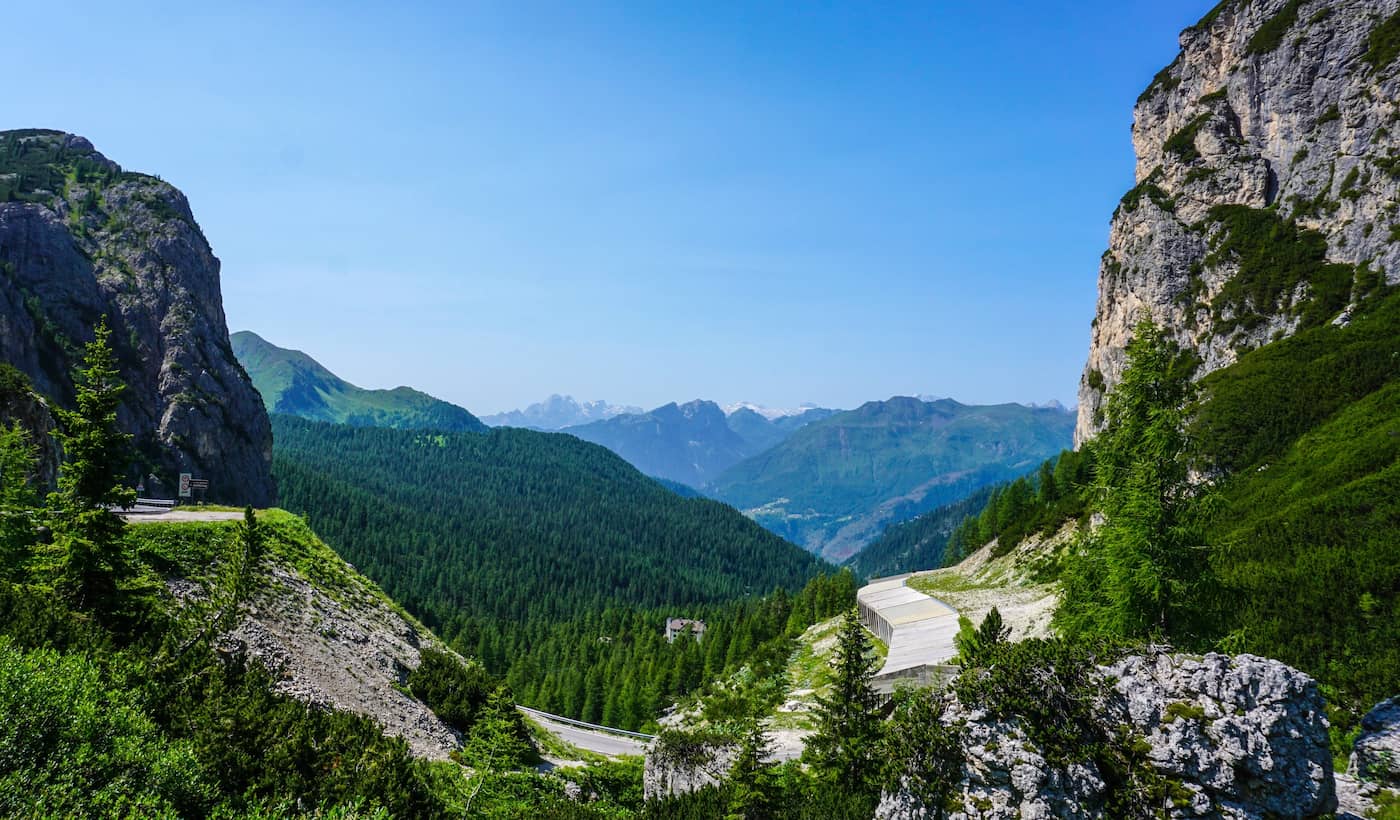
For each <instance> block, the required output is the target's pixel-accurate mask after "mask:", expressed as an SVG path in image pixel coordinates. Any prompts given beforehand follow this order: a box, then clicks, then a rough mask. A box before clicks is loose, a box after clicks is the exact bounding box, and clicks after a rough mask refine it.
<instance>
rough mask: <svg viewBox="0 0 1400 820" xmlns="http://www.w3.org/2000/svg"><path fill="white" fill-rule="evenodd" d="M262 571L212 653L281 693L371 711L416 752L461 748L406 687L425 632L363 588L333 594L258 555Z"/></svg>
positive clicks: (431, 754) (436, 754) (438, 755)
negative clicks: (259, 672)
mask: <svg viewBox="0 0 1400 820" xmlns="http://www.w3.org/2000/svg"><path fill="white" fill-rule="evenodd" d="M262 570H263V571H262V572H260V577H259V583H258V585H257V592H256V593H255V594H254V595H253V596H252V597H251V598H250V599H249V600H248V601H247V602H246V603H245V604H244V606H243V610H242V617H241V619H240V620H239V622H238V624H237V625H236V626H235V627H234V628H233V629H232V630H231V631H230V632H228V633H227V634H226V635H224V636H222V637H221V639H220V642H219V651H220V652H222V653H224V654H226V655H229V656H241V657H243V658H245V659H249V660H256V661H258V662H260V663H261V664H262V665H263V666H265V667H266V668H267V669H268V670H269V671H271V672H272V673H273V674H274V676H276V677H277V679H278V680H277V682H276V684H275V685H274V687H273V688H274V690H275V691H277V692H279V693H281V694H285V695H289V696H291V697H294V698H296V699H298V700H301V701H304V702H306V703H309V704H312V705H314V706H318V707H323V708H333V709H340V710H343V711H348V712H354V713H356V714H360V715H364V716H366V717H368V718H371V719H372V720H374V721H375V722H376V723H378V724H379V725H380V727H382V728H383V730H384V732H385V734H388V735H394V736H397V737H401V738H403V739H404V740H405V741H407V742H408V745H409V748H410V749H411V751H412V752H413V754H414V755H416V756H419V757H425V758H430V759H444V758H446V757H447V756H448V754H449V753H450V752H452V751H453V750H454V749H458V748H460V747H461V745H462V740H461V737H460V736H459V735H458V733H457V732H456V731H455V730H453V729H452V728H450V727H448V726H447V725H446V724H444V723H443V722H442V721H441V720H439V719H438V718H437V716H436V715H434V714H433V713H432V711H431V710H430V709H429V708H428V707H427V706H426V705H424V704H423V703H422V701H419V700H418V699H417V698H414V697H412V696H411V695H408V694H406V692H407V689H406V686H405V684H406V682H407V677H408V673H409V672H410V671H411V670H412V669H415V668H417V666H418V664H419V662H420V657H419V648H420V647H422V646H425V645H432V644H435V643H436V641H435V639H433V638H432V636H431V635H429V634H428V633H427V632H426V631H425V630H423V629H422V628H421V627H419V626H418V625H417V624H414V623H412V622H410V621H408V620H406V619H405V618H404V617H403V616H401V615H400V614H399V613H398V612H397V611H395V610H394V608H393V607H391V606H389V604H388V603H387V602H386V601H385V600H383V599H382V598H380V597H378V596H376V595H373V594H370V593H369V592H367V591H366V590H365V589H360V588H356V587H353V586H352V587H348V588H345V589H337V590H335V592H336V594H335V595H334V596H333V595H332V594H330V593H328V592H327V591H326V590H325V589H321V588H318V587H317V586H314V585H312V584H311V583H310V582H308V581H307V580H306V578H304V577H303V576H302V575H301V574H300V573H298V572H297V571H296V570H294V569H291V568H289V567H287V566H284V565H281V564H278V563H275V562H271V561H265V562H264V565H263V567H262ZM178 594H179V591H177V595H178Z"/></svg>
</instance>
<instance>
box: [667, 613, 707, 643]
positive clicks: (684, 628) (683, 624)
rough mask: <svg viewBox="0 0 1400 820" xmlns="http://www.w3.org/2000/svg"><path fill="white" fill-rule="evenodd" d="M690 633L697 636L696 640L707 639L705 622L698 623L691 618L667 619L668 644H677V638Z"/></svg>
mask: <svg viewBox="0 0 1400 820" xmlns="http://www.w3.org/2000/svg"><path fill="white" fill-rule="evenodd" d="M687 632H689V633H690V634H691V635H693V636H695V640H697V641H698V640H700V639H701V638H703V637H705V622H704V621H696V620H692V619H690V618H667V619H666V642H667V643H675V642H676V637H677V636H679V635H684V634H685V633H687Z"/></svg>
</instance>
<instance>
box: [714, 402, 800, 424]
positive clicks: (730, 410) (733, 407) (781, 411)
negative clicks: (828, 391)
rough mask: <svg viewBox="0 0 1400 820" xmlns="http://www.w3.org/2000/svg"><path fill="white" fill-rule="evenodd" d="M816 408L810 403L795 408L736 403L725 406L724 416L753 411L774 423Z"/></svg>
mask: <svg viewBox="0 0 1400 820" xmlns="http://www.w3.org/2000/svg"><path fill="white" fill-rule="evenodd" d="M816 407H817V406H816V405H815V404H812V403H810V402H804V403H802V404H799V405H798V406H797V407H795V408H792V407H789V408H781V407H764V406H763V405H761V404H754V403H753V402H751V401H736V402H734V403H733V404H727V405H725V406H724V414H725V415H726V416H732V415H733V414H734V413H735V412H737V411H739V410H752V411H753V412H755V413H757V414H759V415H760V416H763V417H764V418H765V419H768V420H769V421H772V420H773V419H780V418H784V417H786V416H800V415H802V414H803V413H805V412H807V411H808V410H814V409H816Z"/></svg>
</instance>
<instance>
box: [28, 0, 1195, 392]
mask: <svg viewBox="0 0 1400 820" xmlns="http://www.w3.org/2000/svg"><path fill="white" fill-rule="evenodd" d="M1212 2H1213V0H1194V1H1193V2H1185V1H1184V0H1181V1H1179V2H1162V1H1161V0H1111V2H1110V1H1109V0H1091V1H1090V2H1076V3H1069V2H1061V3H1014V2H1012V3H938V2H928V3H916V4H908V5H897V4H893V3H878V4H872V3H864V2H852V3H847V4H838V3H820V4H819V3H805V2H803V3H798V2H790V3H771V2H750V3H724V2H713V1H712V0H705V2H682V1H681V0H664V1H663V0H657V1H656V2H637V3H626V4H613V3H602V2H588V1H587V0H584V1H583V2H575V3H564V2H558V3H531V2H520V1H519V0H512V2H503V3H482V4H474V3H460V4H459V3H453V2H440V3H431V2H419V3H414V2H401V3H392V4H391V3H362V2H334V3H330V2H327V3H303V4H282V3H262V2H250V3H237V4H233V3H226V4H217V5H219V6H222V7H223V9H222V10H198V9H194V8H192V7H200V6H209V7H213V6H214V5H215V4H199V3H188V2H179V3H145V2H128V3H108V2H101V3H98V2H65V3H39V2H29V3H14V4H9V5H8V6H7V8H6V11H5V14H4V25H5V37H4V40H5V63H6V65H7V66H8V72H7V76H8V81H7V83H6V88H5V92H4V94H3V95H0V114H3V116H0V127H11V128H13V127H49V128H61V129H64V130H68V131H74V132H77V133H80V134H83V135H84V136H87V137H88V138H90V139H91V140H92V141H93V142H94V144H96V145H97V147H98V148H99V149H100V150H102V151H103V152H104V153H106V154H107V155H108V156H109V157H111V158H112V159H114V160H116V161H118V162H120V163H122V164H123V165H124V166H126V167H128V168H131V169H135V170H141V171H147V172H151V173H156V174H159V175H161V176H162V177H163V178H165V179H166V180H168V181H170V182H173V183H174V184H176V185H178V186H179V187H180V188H181V189H183V190H184V191H185V193H186V194H187V195H188V196H189V198H190V201H191V203H192V205H193V207H194V210H195V214H196V217H197V218H198V220H199V222H200V224H201V226H202V227H203V228H204V231H205V233H206V235H207V236H208V237H209V241H210V242H211V244H212V245H213V246H214V251H215V253H217V254H218V256H219V257H220V258H221V259H222V260H223V289H224V301H225V306H226V310H227V313H228V319H229V324H230V328H231V329H234V330H238V329H245V328H246V329H252V330H256V331H257V332H259V333H261V334H263V335H264V336H265V337H267V338H268V339H269V340H271V341H273V342H274V343H276V344H280V345H283V346H287V347H296V348H301V349H304V350H306V351H307V352H308V353H310V354H312V355H313V356H315V357H316V358H317V359H319V360H320V361H322V362H323V363H324V364H326V365H327V366H328V367H330V368H331V369H332V370H334V371H336V372H337V373H339V374H341V375H342V376H344V377H346V378H348V379H350V380H351V381H353V382H356V383H358V384H361V385H363V386H366V387H391V386H394V385H398V384H409V385H413V386H415V387H418V388H421V389H424V390H427V391H429V392H431V393H434V394H436V395H439V396H441V397H443V398H447V399H450V400H452V401H455V402H458V403H460V404H462V405H464V406H466V407H468V408H469V409H471V410H473V411H476V412H482V413H486V412H492V411H497V410H501V409H506V408H510V407H515V406H520V405H523V404H525V403H528V402H530V401H534V400H537V399H540V398H543V397H544V396H545V395H547V394H549V393H552V392H561V393H572V394H574V395H575V396H578V397H579V398H581V399H582V398H589V399H591V398H606V399H609V400H611V401H614V402H626V403H630V404H638V405H644V406H654V405H657V404H661V403H664V402H666V401H671V400H686V399H689V398H694V397H697V396H699V397H705V398H713V399H716V400H719V401H721V402H724V401H733V400H739V399H746V400H752V401H757V402H760V403H764V404H769V405H778V406H782V405H795V404H797V403H799V402H804V401H811V402H817V403H820V404H824V405H829V406H840V407H850V406H854V405H857V404H859V403H860V402H863V401H866V400H869V399H878V398H885V397H888V396H890V395H895V394H915V393H936V394H940V395H951V396H954V397H956V398H958V399H960V400H963V401H967V402H998V401H1031V400H1037V401H1043V400H1046V399H1049V398H1058V399H1060V400H1062V401H1065V402H1066V403H1069V402H1071V401H1073V399H1074V394H1075V390H1076V383H1077V379H1078V375H1079V371H1080V368H1081V366H1082V364H1083V360H1084V356H1085V353H1086V351H1087V347H1088V339H1089V321H1090V319H1091V318H1092V316H1093V309H1094V296H1095V279H1096V272H1097V265H1098V258H1099V255H1100V253H1102V251H1103V249H1104V247H1105V246H1106V242H1107V233H1108V218H1109V216H1110V214H1111V212H1112V210H1113V207H1114V205H1115V204H1116V202H1117V200H1118V198H1119V196H1120V195H1121V194H1122V193H1123V191H1125V190H1126V189H1127V188H1128V187H1130V186H1131V185H1132V146H1131V141H1130V138H1129V136H1130V135H1129V130H1128V129H1129V125H1130V123H1131V118H1132V105H1133V101H1134V100H1135V98H1136V97H1137V95H1138V93H1139V92H1140V91H1141V90H1142V88H1144V87H1145V85H1146V84H1147V83H1148V82H1149V80H1150V79H1151V77H1152V75H1153V74H1154V73H1155V72H1156V71H1157V70H1158V69H1160V68H1161V67H1162V66H1163V65H1165V64H1166V63H1167V62H1169V61H1170V60H1171V59H1172V57H1173V56H1174V55H1175V53H1176V50H1177V46H1176V36H1177V33H1178V32H1179V31H1180V30H1181V29H1182V28H1184V27H1186V26H1188V25H1190V24H1191V23H1193V22H1194V21H1195V20H1196V19H1198V18H1199V17H1200V16H1201V15H1202V14H1203V13H1204V12H1205V11H1206V10H1207V9H1208V8H1209V6H1210V5H1212ZM284 5H297V9H298V10H296V11H288V10H286V9H285V8H282V7H283V6H284Z"/></svg>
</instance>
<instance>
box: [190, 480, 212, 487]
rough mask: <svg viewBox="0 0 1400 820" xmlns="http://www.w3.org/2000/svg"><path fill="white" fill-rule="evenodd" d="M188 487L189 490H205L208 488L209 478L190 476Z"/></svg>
mask: <svg viewBox="0 0 1400 820" xmlns="http://www.w3.org/2000/svg"><path fill="white" fill-rule="evenodd" d="M190 489H191V490H207V489H209V479H207V478H192V479H190Z"/></svg>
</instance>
